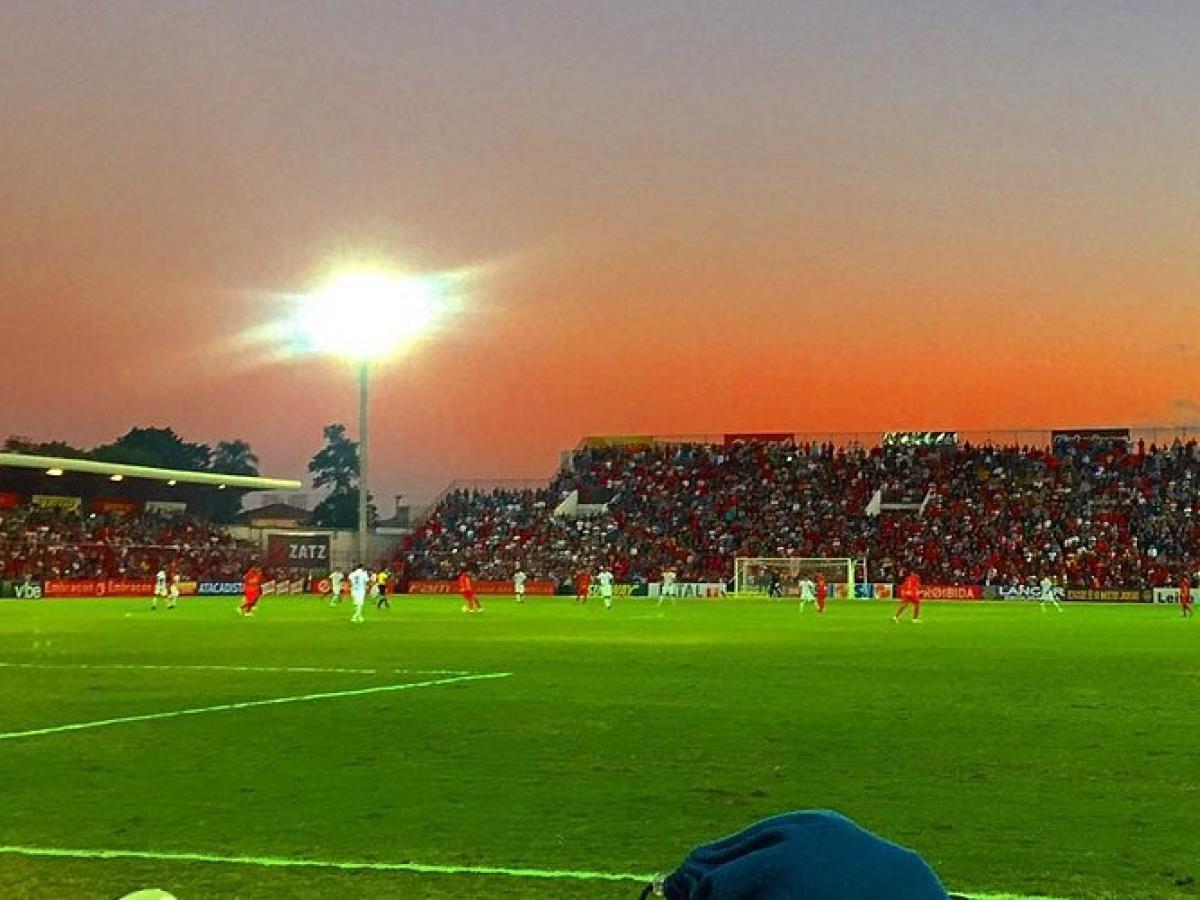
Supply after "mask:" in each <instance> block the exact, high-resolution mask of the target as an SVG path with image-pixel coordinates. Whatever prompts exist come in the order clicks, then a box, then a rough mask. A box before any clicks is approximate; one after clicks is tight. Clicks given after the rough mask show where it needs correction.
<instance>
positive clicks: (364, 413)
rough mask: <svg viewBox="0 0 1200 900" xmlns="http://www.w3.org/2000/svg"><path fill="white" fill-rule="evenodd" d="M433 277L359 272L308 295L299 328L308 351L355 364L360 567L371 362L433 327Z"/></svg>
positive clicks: (364, 549)
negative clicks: (309, 348)
mask: <svg viewBox="0 0 1200 900" xmlns="http://www.w3.org/2000/svg"><path fill="white" fill-rule="evenodd" d="M441 306H442V298H441V295H440V284H439V281H438V279H436V278H411V277H403V276H393V275H387V274H384V273H380V272H371V271H357V272H348V273H345V274H342V275H339V276H337V277H336V278H334V279H333V280H332V281H330V282H329V283H328V284H327V285H326V286H325V287H324V288H322V289H321V290H319V291H317V292H316V293H313V294H309V295H306V296H305V297H304V303H303V305H302V306H301V308H300V310H299V314H298V317H297V324H298V325H299V327H300V329H301V330H302V331H303V332H304V335H305V339H306V341H307V343H308V344H309V346H310V347H311V348H312V349H314V350H316V351H318V352H325V353H332V354H334V355H337V356H341V357H343V358H344V359H349V360H352V361H353V362H355V363H357V364H358V562H359V563H360V564H361V565H367V564H368V563H369V560H370V547H369V546H368V544H369V541H370V527H369V522H368V521H367V495H368V490H367V487H368V484H369V480H368V479H369V477H370V469H369V467H368V465H367V463H368V456H369V453H368V449H369V448H368V442H369V435H370V432H369V427H368V422H369V419H370V409H369V400H370V381H371V363H372V361H373V360H376V359H385V358H387V357H388V356H390V355H392V354H393V353H395V352H396V351H397V350H398V349H400V348H401V347H402V346H404V344H406V343H407V342H409V341H411V340H413V339H414V338H416V337H417V336H418V335H420V334H421V333H422V332H423V331H425V330H426V329H427V328H429V326H430V325H431V324H432V323H433V321H434V319H435V318H436V317H437V315H438V313H439V312H440V310H441Z"/></svg>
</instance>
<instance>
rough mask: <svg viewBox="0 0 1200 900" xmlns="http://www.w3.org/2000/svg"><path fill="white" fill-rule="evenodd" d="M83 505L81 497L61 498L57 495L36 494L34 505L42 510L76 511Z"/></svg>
mask: <svg viewBox="0 0 1200 900" xmlns="http://www.w3.org/2000/svg"><path fill="white" fill-rule="evenodd" d="M82 504H83V499H82V498H80V497H60V496H58V495H57V494H34V495H33V505H34V506H36V507H39V508H40V509H66V510H75V509H79V507H80V506H81V505H82Z"/></svg>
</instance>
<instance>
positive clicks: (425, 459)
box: [0, 0, 1200, 505]
mask: <svg viewBox="0 0 1200 900" xmlns="http://www.w3.org/2000/svg"><path fill="white" fill-rule="evenodd" d="M0 110H2V111H3V114H2V116H0V313H2V315H0V336H2V342H0V343H2V346H3V353H4V357H5V359H4V364H3V373H4V374H3V376H2V377H0V432H4V433H5V434H21V435H28V436H31V437H34V438H40V439H57V438H61V439H65V440H68V441H72V442H75V443H78V444H83V445H92V444H96V443H100V442H105V441H108V440H111V439H112V438H114V437H115V436H117V435H119V434H121V433H123V432H124V431H126V430H127V429H128V428H129V427H131V426H133V425H170V426H172V427H174V428H175V429H176V430H177V431H178V432H179V433H181V434H182V435H184V436H185V437H186V438H188V439H189V440H198V441H208V442H214V443H215V442H216V441H218V440H222V439H229V438H243V439H245V440H248V441H249V442H250V443H251V444H252V446H253V447H254V448H255V450H256V451H257V453H258V455H259V457H260V459H261V462H262V468H263V471H264V472H265V473H269V474H272V475H278V476H283V477H296V478H304V477H306V473H305V467H306V463H307V461H308V459H309V458H310V457H311V455H312V454H313V453H314V452H315V451H316V450H317V449H318V447H319V446H320V443H321V428H322V427H323V426H324V425H325V424H327V423H330V422H337V421H340V422H347V423H348V424H350V425H351V426H352V428H353V423H354V421H355V417H356V405H355V404H356V399H357V394H356V385H355V380H354V373H353V371H352V370H351V369H350V368H348V367H347V365H346V364H345V363H341V362H338V361H336V360H328V359H320V358H311V357H310V358H296V357H288V355H287V354H285V353H282V352H280V350H281V347H280V346H278V345H277V342H272V341H268V342H266V343H264V342H263V341H262V339H261V337H262V334H263V333H264V332H263V329H264V327H265V326H268V325H269V324H270V323H271V322H273V321H276V320H278V318H279V317H280V316H281V315H282V314H283V313H285V312H286V308H287V305H286V303H284V302H283V301H282V300H281V298H284V297H287V296H290V295H295V294H298V293H303V292H305V291H310V290H313V289H314V288H315V287H316V286H317V285H319V284H320V283H321V280H322V279H323V278H326V277H328V275H329V274H330V273H331V272H334V271H337V270H338V269H339V267H344V266H349V265H360V264H367V263H369V264H374V265H382V266H387V267H390V268H392V269H398V270H403V271H407V272H412V273H428V272H437V271H456V272H466V273H469V276H470V277H469V278H468V279H467V281H465V282H464V283H463V286H462V287H461V288H460V291H459V302H458V303H457V304H456V306H455V311H454V313H453V315H452V316H449V317H446V318H444V319H443V320H442V321H441V322H440V324H439V327H438V328H436V329H435V330H433V331H431V332H430V333H429V334H427V335H426V336H425V337H424V338H423V339H422V340H420V341H419V342H417V343H416V344H414V345H413V346H411V347H409V348H408V349H406V350H405V351H404V352H403V353H401V354H399V355H397V356H396V357H395V358H393V359H391V360H389V361H388V362H387V363H386V364H385V365H382V366H380V367H379V368H378V370H377V371H376V372H375V373H374V376H373V382H372V386H373V405H372V408H371V415H372V419H371V422H372V440H371V453H372V460H373V472H374V473H375V474H374V476H373V478H372V485H371V487H372V489H373V490H374V491H375V492H376V493H377V494H378V495H380V496H382V497H385V498H386V497H390V495H392V494H395V493H404V494H406V495H408V496H411V497H415V498H418V499H419V498H422V497H429V496H432V495H434V494H436V493H437V492H438V491H439V490H440V489H441V488H442V487H444V486H445V485H446V484H448V483H449V482H451V481H453V480H456V479H475V478H478V479H487V478H493V477H534V478H536V477H542V478H544V477H546V476H548V475H549V474H550V473H551V472H552V471H553V470H554V468H555V467H556V465H557V463H558V459H559V453H560V452H561V451H563V450H566V449H569V448H571V447H573V446H575V445H576V444H577V443H578V441H579V440H580V438H581V437H583V436H584V435H589V434H691V433H721V432H726V431H763V430H784V431H813V432H818V431H859V430H863V431H870V430H881V429H892V428H911V429H959V430H967V429H981V428H1004V427H1023V428H1024V427H1041V426H1047V427H1049V426H1055V425H1092V424H1095V425H1102V424H1103V425H1110V424H1111V425H1133V424H1146V423H1163V424H1175V423H1181V422H1190V423H1196V422H1200V383H1198V380H1197V367H1198V363H1200V336H1198V335H1197V330H1198V326H1200V153H1198V152H1197V148H1200V3H1196V2H1194V0H1157V2H1152V0H1145V2H1133V0H1056V2H1048V0H1041V2H1032V0H1005V2H995V0H988V2H976V0H945V2H932V0H905V2H904V3H897V2H895V0H830V2H827V0H811V2H791V0H789V2H782V0H781V2H758V0H739V2H728V0H727V2H722V3H716V2H707V0H686V2H685V0H653V2H651V0H645V2H624V0H602V2H599V0H598V2H591V0H571V2H561V0H556V2H526V0H506V2H497V0H489V2H475V0H457V2H454V3H445V2H403V0H389V2H368V0H330V2H309V0H254V2H252V3H242V2H234V0H206V2H195V3H183V2H156V3H150V2H126V0H106V2H104V3H93V2H74V3H63V2H57V0H6V2H4V3H3V4H2V5H0ZM362 327H363V328H364V329H366V328H369V325H368V324H366V323H364V324H363V326H362ZM255 336H258V338H257V339H255ZM385 505H386V504H385Z"/></svg>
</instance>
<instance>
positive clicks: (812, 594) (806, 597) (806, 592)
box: [799, 575, 817, 612]
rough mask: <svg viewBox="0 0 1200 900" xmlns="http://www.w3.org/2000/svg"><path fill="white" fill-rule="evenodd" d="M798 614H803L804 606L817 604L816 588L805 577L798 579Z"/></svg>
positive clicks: (810, 580)
mask: <svg viewBox="0 0 1200 900" xmlns="http://www.w3.org/2000/svg"><path fill="white" fill-rule="evenodd" d="M799 587H800V612H804V607H805V605H806V604H809V603H811V604H813V605H814V606H815V605H816V603H817V586H816V585H815V584H813V580H812V579H811V578H809V577H808V576H807V575H805V576H804V577H803V578H801V579H800V585H799Z"/></svg>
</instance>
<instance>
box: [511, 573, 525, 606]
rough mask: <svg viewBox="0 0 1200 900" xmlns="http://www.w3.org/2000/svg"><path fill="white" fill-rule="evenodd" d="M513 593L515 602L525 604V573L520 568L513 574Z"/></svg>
mask: <svg viewBox="0 0 1200 900" xmlns="http://www.w3.org/2000/svg"><path fill="white" fill-rule="evenodd" d="M513 593H514V594H516V595H517V602H518V603H524V602H525V572H524V570H523V569H521V568H520V567H518V568H517V571H516V572H515V573H513Z"/></svg>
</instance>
